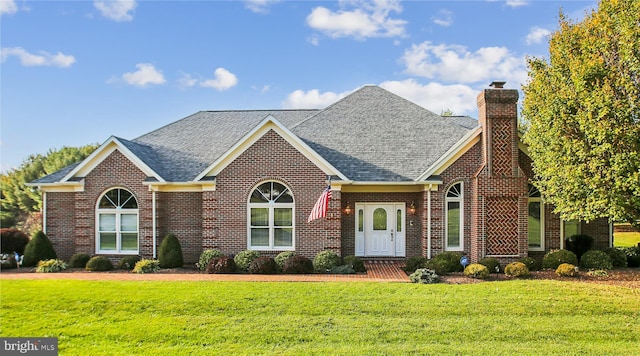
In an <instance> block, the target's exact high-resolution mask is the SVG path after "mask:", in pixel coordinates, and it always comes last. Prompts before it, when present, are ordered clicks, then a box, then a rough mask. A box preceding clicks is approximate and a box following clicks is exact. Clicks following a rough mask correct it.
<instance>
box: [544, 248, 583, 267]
mask: <svg viewBox="0 0 640 356" xmlns="http://www.w3.org/2000/svg"><path fill="white" fill-rule="evenodd" d="M563 263H569V264H572V265H574V266H575V265H577V264H578V258H577V257H576V254H575V253H573V252H571V251H569V250H553V251H549V252H547V253H546V254H545V255H544V257H543V258H542V268H543V269H557V268H558V266H560V265H561V264H563Z"/></svg>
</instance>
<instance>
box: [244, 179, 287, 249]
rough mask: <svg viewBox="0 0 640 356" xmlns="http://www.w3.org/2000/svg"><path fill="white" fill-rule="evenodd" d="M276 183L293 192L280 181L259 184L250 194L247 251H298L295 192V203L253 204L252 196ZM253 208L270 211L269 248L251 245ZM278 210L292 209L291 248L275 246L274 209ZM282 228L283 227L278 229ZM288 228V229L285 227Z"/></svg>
mask: <svg viewBox="0 0 640 356" xmlns="http://www.w3.org/2000/svg"><path fill="white" fill-rule="evenodd" d="M269 182H275V183H278V184H282V185H283V186H284V187H285V188H287V189H288V190H289V192H291V188H289V187H288V186H287V185H286V184H284V183H282V182H280V181H265V182H260V183H259V184H257V185H256V186H255V187H253V189H251V192H250V193H249V198H248V202H247V250H255V251H295V249H296V208H295V202H296V200H295V197H293V192H291V196H292V197H293V203H276V202H269V203H252V202H251V194H253V192H254V191H255V190H256V189H257V188H258V187H259V186H260V185H261V184H264V183H269ZM252 208H268V209H269V246H252V245H251V228H252V225H251V209H252ZM276 208H290V209H291V246H275V233H274V231H275V229H276V227H275V226H274V216H275V214H274V209H276ZM278 228H282V226H280V227H278ZM285 228H286V227H285Z"/></svg>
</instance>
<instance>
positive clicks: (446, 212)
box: [444, 182, 464, 251]
mask: <svg viewBox="0 0 640 356" xmlns="http://www.w3.org/2000/svg"><path fill="white" fill-rule="evenodd" d="M456 184H460V196H458V197H448V196H447V195H448V194H449V190H451V188H453V187H454V186H455V185H456ZM444 196H445V199H444V250H445V251H464V182H455V183H453V184H451V185H450V186H449V188H448V189H447V190H446V191H445V192H444ZM450 202H458V203H460V218H459V219H460V221H459V224H460V231H459V236H458V238H459V239H460V246H455V247H449V203H450Z"/></svg>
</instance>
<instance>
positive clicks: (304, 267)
mask: <svg viewBox="0 0 640 356" xmlns="http://www.w3.org/2000/svg"><path fill="white" fill-rule="evenodd" d="M282 272H284V273H288V274H308V273H313V262H311V260H310V259H309V258H307V257H305V256H302V255H297V256H293V257H291V258H289V259H287V260H286V261H285V263H284V266H283V267H282Z"/></svg>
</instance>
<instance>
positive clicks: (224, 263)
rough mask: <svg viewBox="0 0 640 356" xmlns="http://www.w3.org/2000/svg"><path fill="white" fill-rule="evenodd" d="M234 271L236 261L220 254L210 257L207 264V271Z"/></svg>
mask: <svg viewBox="0 0 640 356" xmlns="http://www.w3.org/2000/svg"><path fill="white" fill-rule="evenodd" d="M235 271H236V262H235V261H234V260H233V258H231V257H227V256H221V257H216V258H214V259H212V260H211V261H210V262H209V265H208V266H207V273H209V274H222V273H233V272H235Z"/></svg>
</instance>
